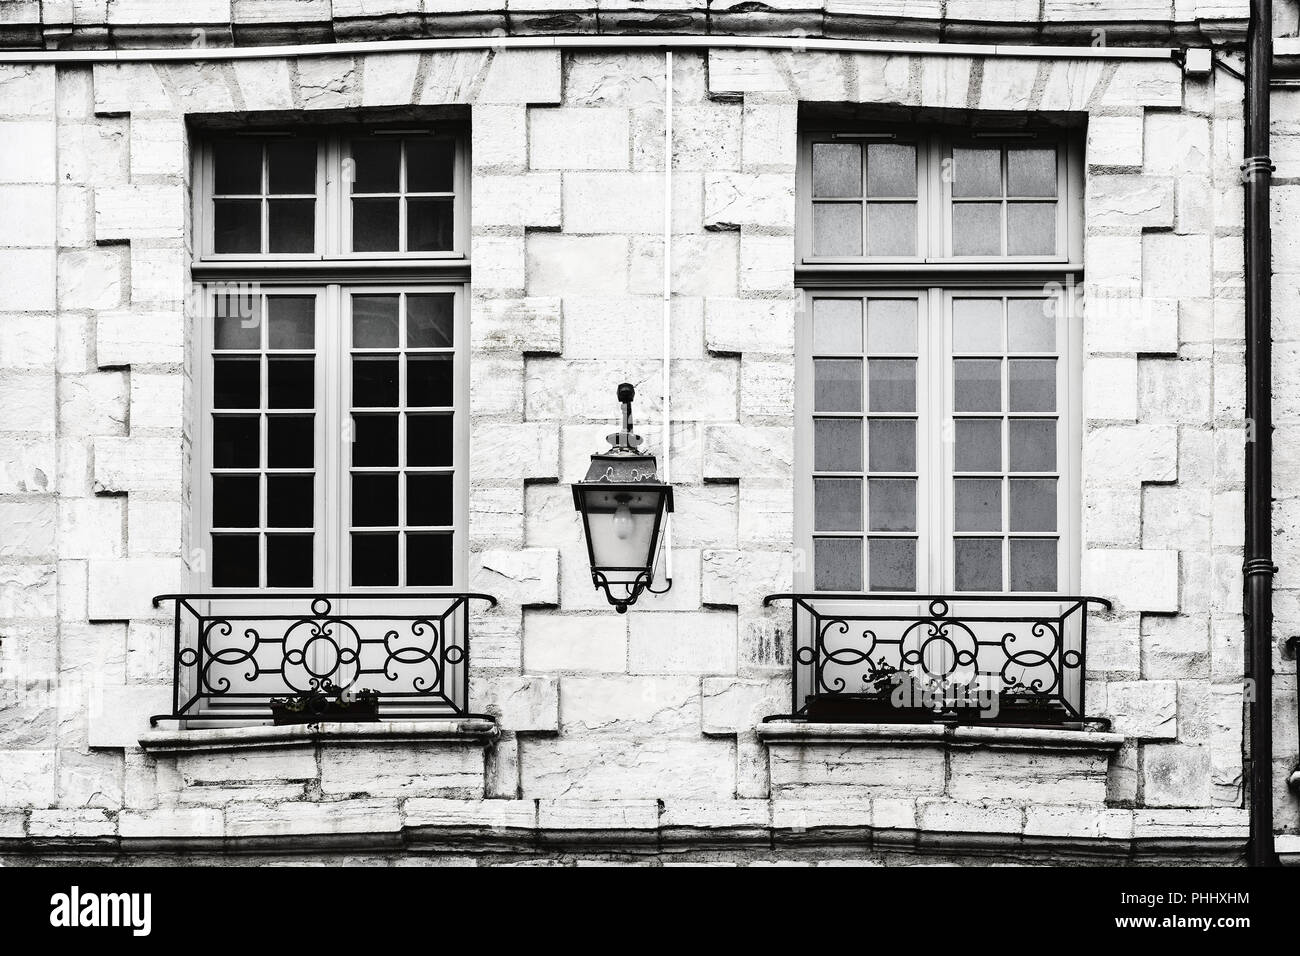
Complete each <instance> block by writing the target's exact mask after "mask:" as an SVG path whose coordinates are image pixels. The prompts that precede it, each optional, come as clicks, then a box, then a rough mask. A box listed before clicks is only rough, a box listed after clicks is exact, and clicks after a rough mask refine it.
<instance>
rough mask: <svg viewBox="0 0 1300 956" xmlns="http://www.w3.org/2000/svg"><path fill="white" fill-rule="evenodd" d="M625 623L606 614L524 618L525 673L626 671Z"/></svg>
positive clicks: (536, 615) (531, 614) (541, 615)
mask: <svg viewBox="0 0 1300 956" xmlns="http://www.w3.org/2000/svg"><path fill="white" fill-rule="evenodd" d="M627 645H628V641H627V622H626V621H625V620H623V619H622V618H621V616H620V617H613V616H611V615H609V614H607V613H606V614H598V615H585V614H552V613H538V612H529V613H527V614H525V615H524V669H525V670H527V671H536V672H542V671H615V672H622V671H625V670H626V669H627Z"/></svg>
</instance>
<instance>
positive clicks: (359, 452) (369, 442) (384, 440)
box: [352, 415, 397, 466]
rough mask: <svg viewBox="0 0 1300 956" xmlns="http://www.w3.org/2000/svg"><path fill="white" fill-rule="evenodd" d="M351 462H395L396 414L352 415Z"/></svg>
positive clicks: (366, 463)
mask: <svg viewBox="0 0 1300 956" xmlns="http://www.w3.org/2000/svg"><path fill="white" fill-rule="evenodd" d="M352 423H353V424H352V434H353V440H352V464H354V465H363V466H364V465H396V464H397V416H396V415H353V416H352Z"/></svg>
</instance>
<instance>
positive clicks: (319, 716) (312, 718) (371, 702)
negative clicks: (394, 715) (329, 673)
mask: <svg viewBox="0 0 1300 956" xmlns="http://www.w3.org/2000/svg"><path fill="white" fill-rule="evenodd" d="M270 703H271V719H272V721H273V722H274V723H275V724H277V725H283V724H319V723H321V722H322V721H326V720H329V721H345V722H349V723H351V722H358V721H373V720H378V719H379V692H378V691H374V690H370V689H369V688H363V689H361V690H358V691H353V690H351V688H339V687H336V686H335V685H334V684H333V682H331V681H330V680H328V679H325V680H322V681H321V682H320V686H319V687H316V688H315V689H313V690H309V691H304V692H303V693H300V694H293V695H291V696H288V697H272V698H271V702H270Z"/></svg>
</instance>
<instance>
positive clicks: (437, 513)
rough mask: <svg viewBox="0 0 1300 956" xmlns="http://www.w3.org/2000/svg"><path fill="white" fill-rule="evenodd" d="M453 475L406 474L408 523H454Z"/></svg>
mask: <svg viewBox="0 0 1300 956" xmlns="http://www.w3.org/2000/svg"><path fill="white" fill-rule="evenodd" d="M453 507H454V499H453V496H452V479H451V475H407V476H406V523H407V524H408V525H411V526H413V527H431V526H432V527H438V526H445V525H450V524H451V523H452V509H453Z"/></svg>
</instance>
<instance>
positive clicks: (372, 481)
mask: <svg viewBox="0 0 1300 956" xmlns="http://www.w3.org/2000/svg"><path fill="white" fill-rule="evenodd" d="M397 481H398V476H397V475H395V474H394V475H353V476H352V524H353V526H354V527H357V528H392V527H395V526H396V525H397V523H398V521H397Z"/></svg>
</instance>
